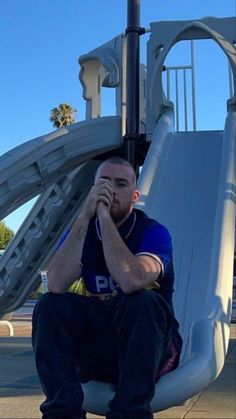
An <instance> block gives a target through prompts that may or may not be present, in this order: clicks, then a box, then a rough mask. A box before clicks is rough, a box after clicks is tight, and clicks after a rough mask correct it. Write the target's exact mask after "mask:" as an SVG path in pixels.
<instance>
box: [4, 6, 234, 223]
mask: <svg viewBox="0 0 236 419" xmlns="http://www.w3.org/2000/svg"><path fill="white" fill-rule="evenodd" d="M205 16H215V17H226V16H235V0H166V1H165V2H163V1H159V0H141V26H144V27H146V28H148V27H149V24H150V22H154V21H163V20H186V19H198V18H201V17H205ZM125 27H126V0H1V16H0V39H1V43H0V45H1V55H0V61H1V82H0V83H1V89H0V90H1V101H0V107H1V109H0V114H1V117H2V123H1V141H0V155H1V154H3V153H5V152H6V151H8V150H10V149H12V148H14V147H16V146H17V145H19V144H21V143H23V142H25V141H27V140H30V139H33V138H35V137H37V136H39V135H43V134H46V133H48V132H50V131H52V130H53V128H52V125H51V123H50V122H49V114H50V109H51V108H53V107H54V106H57V105H58V104H59V103H61V102H69V103H71V104H72V105H73V106H74V107H75V108H77V109H78V114H77V120H78V121H81V120H83V119H84V117H85V105H84V101H83V99H82V89H81V86H80V83H79V80H78V73H79V65H78V57H79V56H80V55H82V54H85V53H87V52H89V51H90V50H92V49H94V48H96V47H97V46H99V45H101V44H103V43H105V42H106V41H108V40H110V39H112V38H113V37H114V36H116V35H118V34H120V33H121V32H124V30H125ZM148 36H149V35H148ZM148 36H147V35H145V36H144V37H143V39H142V49H141V56H142V61H145V56H146V55H145V44H146V41H147V39H148ZM167 64H169V65H177V64H178V65H181V64H189V57H188V54H187V52H186V48H183V47H181V45H177V46H176V47H175V48H174V49H173V51H172V52H171V54H170V55H169V57H168V62H167ZM196 66H197V67H198V73H197V76H196V83H197V88H198V89H199V91H200V92H201V94H198V95H197V105H198V109H200V110H199V115H198V128H199V129H213V128H214V129H223V121H224V118H225V110H226V107H225V100H226V99H227V97H228V80H227V74H228V73H227V68H226V60H225V57H224V56H223V53H222V52H221V51H219V49H218V47H216V46H215V45H214V44H213V42H211V41H206V42H205V41H198V43H197V44H196ZM203 93H205V96H204V95H203ZM110 108H111V106H110V99H109V96H108V97H105V101H104V115H107V114H109V111H110ZM30 206H31V205H30V204H26V205H24V206H23V207H22V208H20V209H18V210H17V211H15V212H14V213H13V214H11V215H10V216H8V217H7V218H6V223H7V225H8V226H9V227H10V228H12V229H13V230H14V231H16V230H17V229H18V227H19V225H20V224H21V222H22V221H23V218H24V217H25V214H26V213H27V211H28V209H29V208H30Z"/></svg>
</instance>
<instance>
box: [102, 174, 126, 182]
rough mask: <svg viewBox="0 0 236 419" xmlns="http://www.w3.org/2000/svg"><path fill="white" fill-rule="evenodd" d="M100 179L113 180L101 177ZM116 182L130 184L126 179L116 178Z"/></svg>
mask: <svg viewBox="0 0 236 419" xmlns="http://www.w3.org/2000/svg"><path fill="white" fill-rule="evenodd" d="M100 179H107V180H111V178H110V177H109V176H100ZM115 180H116V181H117V182H126V183H129V181H128V179H126V178H124V177H116V178H115Z"/></svg>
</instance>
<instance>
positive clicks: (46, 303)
mask: <svg viewBox="0 0 236 419" xmlns="http://www.w3.org/2000/svg"><path fill="white" fill-rule="evenodd" d="M66 300H67V297H66V294H53V293H51V292H48V293H45V294H42V295H41V296H40V298H39V299H38V301H37V303H36V305H35V308H34V312H33V322H35V321H37V319H40V320H41V319H42V318H43V319H44V320H47V319H51V318H52V317H53V315H54V314H56V313H58V312H60V311H61V310H63V309H64V307H65V305H66Z"/></svg>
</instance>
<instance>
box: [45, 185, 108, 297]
mask: <svg viewBox="0 0 236 419" xmlns="http://www.w3.org/2000/svg"><path fill="white" fill-rule="evenodd" d="M111 199H112V189H111V186H110V185H109V184H108V185H107V182H104V181H98V182H97V183H96V184H95V185H94V186H93V187H92V188H91V190H90V192H89V194H88V197H87V199H86V201H85V204H84V207H83V209H82V211H81V213H80V215H79V217H78V218H77V220H76V221H75V223H74V224H73V226H72V229H71V231H70V233H69V235H68V237H67V238H66V239H65V241H64V243H63V244H62V246H61V247H60V249H59V250H58V251H57V252H56V254H55V255H54V257H53V258H52V260H51V262H50V264H49V266H48V289H49V291H51V292H53V293H64V292H66V291H67V290H68V288H69V287H70V285H71V284H72V283H73V282H74V281H75V280H76V279H77V278H78V276H79V274H80V272H81V257H82V252H83V247H84V242H85V238H86V234H87V230H88V225H89V221H90V219H91V218H92V217H93V216H94V214H95V212H96V208H97V203H98V201H101V202H103V203H104V204H107V203H108V202H110V201H111Z"/></svg>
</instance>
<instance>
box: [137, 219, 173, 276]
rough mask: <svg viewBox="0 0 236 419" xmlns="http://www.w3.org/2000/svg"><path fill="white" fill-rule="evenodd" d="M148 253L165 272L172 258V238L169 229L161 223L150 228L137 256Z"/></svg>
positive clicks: (145, 234)
mask: <svg viewBox="0 0 236 419" xmlns="http://www.w3.org/2000/svg"><path fill="white" fill-rule="evenodd" d="M140 255H147V256H150V257H152V258H154V259H156V260H157V261H158V262H159V263H160V265H161V268H162V275H163V274H164V272H165V270H166V268H167V266H168V264H169V262H170V261H171V260H172V240H171V236H170V233H169V231H168V230H167V228H166V227H164V226H163V225H161V224H157V225H155V226H153V227H151V228H149V229H148V231H147V232H146V233H144V236H143V238H142V240H141V242H140V245H139V249H138V251H137V252H136V256H140Z"/></svg>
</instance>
